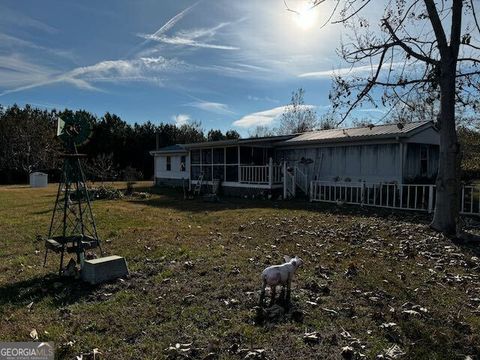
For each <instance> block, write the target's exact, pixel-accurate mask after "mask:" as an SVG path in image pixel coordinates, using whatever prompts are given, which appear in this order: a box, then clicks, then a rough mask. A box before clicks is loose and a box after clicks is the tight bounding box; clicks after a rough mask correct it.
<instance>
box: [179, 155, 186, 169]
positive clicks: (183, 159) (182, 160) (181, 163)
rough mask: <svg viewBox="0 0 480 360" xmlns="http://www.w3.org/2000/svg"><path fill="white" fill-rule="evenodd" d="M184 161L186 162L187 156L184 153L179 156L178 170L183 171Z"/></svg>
mask: <svg viewBox="0 0 480 360" xmlns="http://www.w3.org/2000/svg"><path fill="white" fill-rule="evenodd" d="M186 163H187V157H186V156H185V155H182V156H181V157H180V171H185V168H186Z"/></svg>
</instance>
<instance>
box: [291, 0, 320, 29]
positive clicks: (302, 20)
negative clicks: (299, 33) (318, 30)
mask: <svg viewBox="0 0 480 360" xmlns="http://www.w3.org/2000/svg"><path fill="white" fill-rule="evenodd" d="M292 16H293V21H294V22H295V24H296V25H297V26H298V27H300V28H301V29H302V30H308V29H311V28H312V27H313V26H314V25H315V24H316V23H317V13H316V11H315V8H312V6H311V4H309V3H305V4H303V6H302V7H300V8H298V9H295V12H294V13H293V14H292Z"/></svg>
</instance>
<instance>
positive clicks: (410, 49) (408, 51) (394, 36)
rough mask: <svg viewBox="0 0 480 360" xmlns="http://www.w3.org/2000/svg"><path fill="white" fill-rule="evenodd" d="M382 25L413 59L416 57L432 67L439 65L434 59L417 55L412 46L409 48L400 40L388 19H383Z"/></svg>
mask: <svg viewBox="0 0 480 360" xmlns="http://www.w3.org/2000/svg"><path fill="white" fill-rule="evenodd" d="M382 24H383V25H384V26H385V28H386V29H387V30H388V32H389V33H390V35H391V37H392V38H393V40H395V44H396V45H398V46H400V47H401V48H402V49H403V50H404V51H405V52H406V53H407V54H408V55H410V56H412V57H414V58H416V59H418V60H421V61H424V62H426V63H428V64H432V65H436V64H438V61H437V60H434V59H432V58H430V57H428V56H425V55H422V54H420V53H417V52H416V51H414V50H413V49H412V48H411V47H410V46H408V45H407V44H406V43H405V42H404V41H402V40H400V39H399V38H398V36H397V34H396V33H395V31H394V30H393V28H392V26H391V25H390V24H389V22H388V18H385V19H383V20H382Z"/></svg>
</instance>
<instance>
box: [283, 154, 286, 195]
mask: <svg viewBox="0 0 480 360" xmlns="http://www.w3.org/2000/svg"><path fill="white" fill-rule="evenodd" d="M286 199H287V162H286V161H283V200H286Z"/></svg>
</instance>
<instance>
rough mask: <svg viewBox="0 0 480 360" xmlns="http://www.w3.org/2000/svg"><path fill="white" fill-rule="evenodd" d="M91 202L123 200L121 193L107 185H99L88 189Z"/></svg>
mask: <svg viewBox="0 0 480 360" xmlns="http://www.w3.org/2000/svg"><path fill="white" fill-rule="evenodd" d="M90 193H91V196H90V197H91V199H93V200H115V199H121V198H123V192H122V191H121V190H118V189H116V188H114V187H113V186H109V185H100V186H98V187H95V188H92V189H90Z"/></svg>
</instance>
